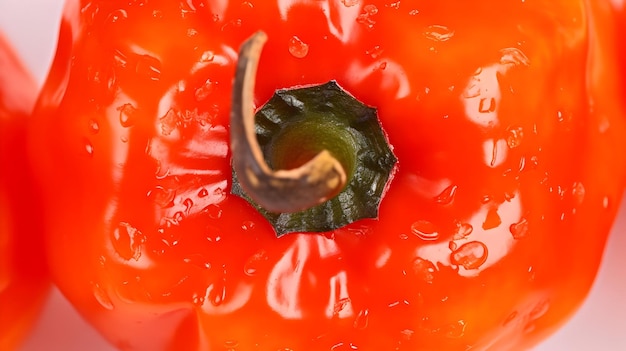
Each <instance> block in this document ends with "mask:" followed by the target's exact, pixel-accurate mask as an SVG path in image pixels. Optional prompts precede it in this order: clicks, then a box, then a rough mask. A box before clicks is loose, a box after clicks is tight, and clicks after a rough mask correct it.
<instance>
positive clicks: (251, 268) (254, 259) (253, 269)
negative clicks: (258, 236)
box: [243, 250, 269, 276]
mask: <svg viewBox="0 0 626 351" xmlns="http://www.w3.org/2000/svg"><path fill="white" fill-rule="evenodd" d="M268 259H269V257H268V256H267V252H266V251H265V250H260V251H258V252H256V253H255V254H254V255H252V256H251V257H250V258H249V259H248V261H246V263H245V264H244V266H243V272H244V273H245V274H246V275H248V276H254V275H255V274H256V273H257V272H258V271H259V268H260V267H259V266H261V265H263V263H264V262H266V261H267V260H268Z"/></svg>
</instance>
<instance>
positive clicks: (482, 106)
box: [478, 98, 496, 113]
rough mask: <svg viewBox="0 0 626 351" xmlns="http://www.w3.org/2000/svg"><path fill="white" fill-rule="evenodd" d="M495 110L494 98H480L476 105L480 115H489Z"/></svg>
mask: <svg viewBox="0 0 626 351" xmlns="http://www.w3.org/2000/svg"><path fill="white" fill-rule="evenodd" d="M495 110H496V99H495V98H481V99H480V102H479V104H478V112H480V113H489V112H494V111H495Z"/></svg>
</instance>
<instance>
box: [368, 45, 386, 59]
mask: <svg viewBox="0 0 626 351" xmlns="http://www.w3.org/2000/svg"><path fill="white" fill-rule="evenodd" d="M365 54H366V55H369V56H370V57H371V58H373V59H374V60H375V59H377V58H379V57H380V55H382V54H383V49H382V48H381V47H380V45H374V46H373V47H372V48H370V49H368V50H365Z"/></svg>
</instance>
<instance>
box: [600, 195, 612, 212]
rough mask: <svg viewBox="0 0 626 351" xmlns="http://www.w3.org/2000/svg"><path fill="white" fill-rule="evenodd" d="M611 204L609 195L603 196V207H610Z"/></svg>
mask: <svg viewBox="0 0 626 351" xmlns="http://www.w3.org/2000/svg"><path fill="white" fill-rule="evenodd" d="M609 205H610V202H609V197H608V196H605V197H603V198H602V207H603V208H604V209H607V208H609Z"/></svg>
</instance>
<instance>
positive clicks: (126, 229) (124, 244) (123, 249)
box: [111, 222, 146, 261]
mask: <svg viewBox="0 0 626 351" xmlns="http://www.w3.org/2000/svg"><path fill="white" fill-rule="evenodd" d="M145 242H146V237H145V236H144V235H143V234H142V233H141V232H140V231H139V230H137V228H135V227H133V226H132V225H130V224H128V223H126V222H120V223H119V224H118V225H117V227H116V228H115V229H114V230H113V233H112V238H111V243H112V244H113V248H114V249H115V252H117V254H118V255H120V257H121V258H123V259H124V260H130V259H134V260H135V261H138V260H139V257H141V248H142V246H143V244H144V243H145Z"/></svg>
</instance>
